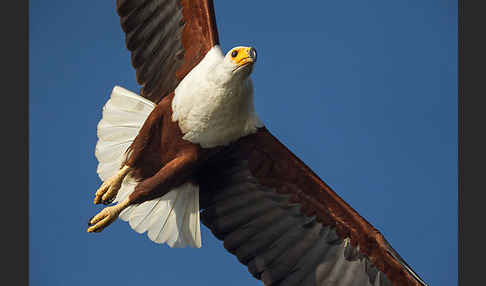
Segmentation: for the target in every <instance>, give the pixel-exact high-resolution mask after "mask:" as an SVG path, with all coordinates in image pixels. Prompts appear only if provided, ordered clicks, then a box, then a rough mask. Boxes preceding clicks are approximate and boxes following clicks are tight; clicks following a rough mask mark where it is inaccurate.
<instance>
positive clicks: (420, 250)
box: [29, 0, 457, 286]
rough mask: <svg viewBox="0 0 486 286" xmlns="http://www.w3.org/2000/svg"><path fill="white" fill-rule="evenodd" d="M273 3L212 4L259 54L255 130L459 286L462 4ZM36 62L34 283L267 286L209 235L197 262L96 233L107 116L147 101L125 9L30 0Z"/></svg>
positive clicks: (129, 234) (434, 274)
mask: <svg viewBox="0 0 486 286" xmlns="http://www.w3.org/2000/svg"><path fill="white" fill-rule="evenodd" d="M278 2H279V4H277V2H276V1H256V0H255V1H244V2H235V1H222V0H216V1H215V8H216V14H217V16H216V17H217V22H218V28H219V35H220V40H221V44H222V47H223V49H224V50H225V51H227V50H228V49H230V48H231V47H233V46H236V45H252V46H254V47H256V49H257V51H258V56H259V58H258V63H257V66H256V68H255V70H254V74H253V79H254V82H255V94H256V96H255V101H256V102H255V104H256V109H257V111H258V113H259V115H260V117H261V118H262V120H263V121H264V122H265V124H266V126H267V127H268V128H269V129H270V131H271V132H273V134H274V135H276V136H277V137H278V138H279V139H280V140H281V141H282V142H283V143H284V144H285V145H287V146H288V147H289V148H290V149H291V150H292V151H293V152H294V153H295V154H296V155H298V156H299V157H300V158H301V159H302V160H303V161H304V162H305V163H307V164H308V165H309V166H310V167H311V168H312V169H313V170H314V171H315V172H316V173H317V174H318V175H319V176H320V177H321V178H322V179H323V180H325V181H326V182H327V183H328V184H329V185H330V186H331V187H333V189H334V190H335V191H336V192H337V193H338V194H339V195H340V196H341V197H342V198H343V199H345V200H346V201H347V202H348V203H349V204H350V205H351V206H352V207H353V208H355V209H356V210H357V211H358V212H359V213H360V214H361V215H363V216H364V217H365V218H366V219H367V220H368V221H369V222H371V223H372V224H373V225H374V226H375V227H376V228H378V229H379V230H380V231H381V232H382V233H383V234H384V235H385V237H386V238H387V240H388V241H389V242H390V243H391V244H392V245H393V247H394V248H395V249H396V250H397V251H398V252H399V253H400V254H401V256H402V257H403V258H404V259H405V260H406V261H407V262H408V263H409V264H410V265H411V266H412V267H413V268H414V269H415V270H416V271H417V272H418V273H419V274H420V275H421V276H422V278H423V279H424V280H425V281H426V282H428V283H429V285H457V83H456V79H457V60H456V54H457V40H456V37H457V28H456V26H457V25H456V22H457V17H456V15H457V1H452V0H430V1H422V0H409V1H386V0H376V1H369V0H368V1H363V0H348V1H278ZM284 3H286V4H284ZM296 3H297V4H296ZM244 5H247V7H246V8H245V7H244ZM29 57H30V215H29V218H30V262H29V263H30V282H31V285H50V286H53V285H235V286H237V285H261V283H260V282H259V281H257V280H254V279H253V278H252V277H251V275H250V274H249V273H248V272H247V270H246V268H245V267H244V266H243V265H241V264H240V263H239V262H238V261H237V259H236V258H235V257H233V256H232V255H231V254H229V253H227V252H226V251H225V250H224V248H223V246H222V243H221V242H220V241H218V240H216V238H214V237H213V236H212V234H211V233H210V232H209V231H208V230H207V229H206V228H205V227H203V229H202V232H203V233H202V239H203V247H202V248H201V249H199V250H198V249H170V248H169V247H167V246H166V245H162V246H161V245H157V244H154V243H152V242H151V241H150V240H149V239H148V238H147V237H146V236H145V235H140V234H137V233H136V232H134V231H133V230H131V229H130V227H129V225H128V224H127V223H125V222H122V221H117V222H115V223H114V224H112V225H111V226H110V227H109V228H108V229H106V230H105V231H103V232H102V233H101V234H88V233H86V228H87V220H88V218H89V217H91V216H92V215H94V214H96V213H97V212H98V211H99V210H100V209H101V207H99V206H94V205H93V204H92V200H93V195H94V192H95V191H96V189H97V187H98V186H99V185H100V180H99V178H98V176H97V174H96V166H97V161H96V158H95V156H94V147H95V144H96V140H97V138H96V125H97V123H98V121H99V119H100V118H101V108H102V106H103V105H104V103H105V102H106V100H107V99H108V98H109V95H110V91H111V89H112V88H113V86H114V85H121V86H123V87H125V88H128V89H130V90H132V91H136V92H138V90H139V87H138V86H137V84H136V81H135V71H134V70H133V68H132V67H131V65H130V60H129V53H128V51H127V50H126V49H125V40H124V35H123V34H122V31H121V28H120V26H119V18H118V16H117V15H116V13H115V0H111V1H110V0H106V1H66V0H62V1H61V0H52V1H48V2H46V1H40V0H31V1H30V54H29Z"/></svg>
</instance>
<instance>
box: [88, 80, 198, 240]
mask: <svg viewBox="0 0 486 286" xmlns="http://www.w3.org/2000/svg"><path fill="white" fill-rule="evenodd" d="M154 108H155V104H154V103H153V102H151V101H149V100H147V99H145V98H143V97H141V96H139V95H137V94H135V93H133V92H131V91H128V90H126V89H124V88H121V87H118V86H115V87H114V88H113V91H112V93H111V97H110V99H109V100H108V101H107V103H106V104H105V106H104V107H103V116H102V119H101V121H100V122H99V124H98V142H97V144H96V150H95V156H96V158H97V159H98V162H99V164H98V168H97V172H98V175H99V176H100V178H101V179H102V180H103V181H105V180H107V179H109V178H111V177H112V176H114V175H115V174H116V172H117V171H118V170H119V169H120V167H121V164H122V163H123V161H124V160H125V156H126V154H125V152H126V150H127V149H128V147H129V146H130V144H131V143H132V142H133V140H134V139H135V137H136V136H137V134H138V132H139V130H140V128H141V127H142V125H143V123H144V122H145V119H146V118H147V117H148V116H149V114H150V112H152V110H153V109H154ZM136 185H137V182H136V181H135V180H134V179H133V178H132V177H130V176H127V177H125V179H124V180H123V182H122V185H121V188H120V190H119V191H118V194H117V196H116V198H115V200H114V201H115V202H121V201H123V200H125V199H126V198H127V197H128V196H129V195H130V194H131V193H132V192H133V191H134V189H135V186H136ZM119 217H120V219H122V220H124V221H127V222H128V223H129V225H130V227H131V228H132V229H133V230H135V231H136V232H138V233H144V232H147V235H148V237H149V238H150V240H152V241H154V242H156V243H167V244H168V245H169V246H171V247H185V246H190V247H201V228H200V219H199V187H198V186H195V185H193V184H191V183H186V184H183V185H181V186H179V187H177V188H175V189H173V190H171V191H170V192H169V193H167V194H166V195H164V196H162V197H159V198H155V199H153V200H150V201H146V202H143V203H140V204H135V205H131V206H129V207H127V208H126V209H124V210H123V211H122V212H121V213H120V216H119Z"/></svg>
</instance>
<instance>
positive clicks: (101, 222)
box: [88, 199, 130, 232]
mask: <svg viewBox="0 0 486 286" xmlns="http://www.w3.org/2000/svg"><path fill="white" fill-rule="evenodd" d="M129 205H130V201H129V199H125V200H124V201H122V202H121V203H119V204H116V205H114V206H109V207H106V208H104V209H103V210H101V211H100V212H99V213H98V214H97V215H95V216H94V217H93V218H91V219H90V220H89V222H88V225H89V226H90V227H89V228H88V232H100V231H102V230H103V229H105V228H106V227H107V226H109V225H110V224H111V223H112V222H114V221H115V220H116V219H117V218H118V216H119V215H120V213H121V212H122V211H123V210H124V209H125V208H126V207H128V206H129Z"/></svg>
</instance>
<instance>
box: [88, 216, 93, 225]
mask: <svg viewBox="0 0 486 286" xmlns="http://www.w3.org/2000/svg"><path fill="white" fill-rule="evenodd" d="M93 218H94V216H92V217H91V218H90V219H89V220H88V226H92V225H94V224H92V223H91V220H92V219H93Z"/></svg>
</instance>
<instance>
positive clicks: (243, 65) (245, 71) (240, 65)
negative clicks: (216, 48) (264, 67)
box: [223, 47, 257, 77]
mask: <svg viewBox="0 0 486 286" xmlns="http://www.w3.org/2000/svg"><path fill="white" fill-rule="evenodd" d="M256 60H257V53H256V50H255V48H253V47H234V48H232V49H231V50H230V51H229V52H228V53H226V55H225V57H224V60H223V64H224V66H225V69H227V70H228V71H230V72H231V73H232V75H233V76H237V77H239V76H242V77H248V76H249V75H250V74H251V72H252V70H253V65H254V64H255V62H256Z"/></svg>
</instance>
